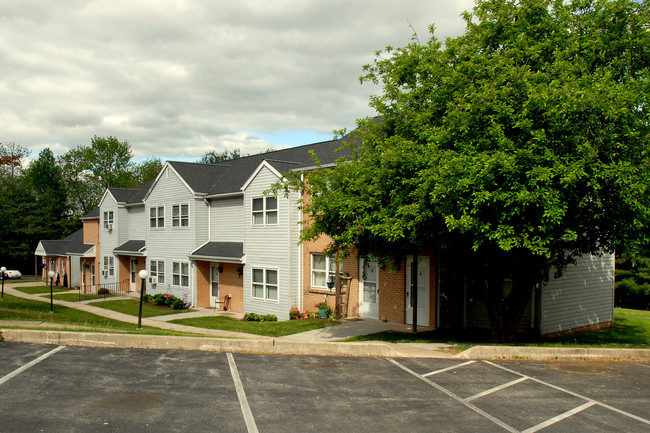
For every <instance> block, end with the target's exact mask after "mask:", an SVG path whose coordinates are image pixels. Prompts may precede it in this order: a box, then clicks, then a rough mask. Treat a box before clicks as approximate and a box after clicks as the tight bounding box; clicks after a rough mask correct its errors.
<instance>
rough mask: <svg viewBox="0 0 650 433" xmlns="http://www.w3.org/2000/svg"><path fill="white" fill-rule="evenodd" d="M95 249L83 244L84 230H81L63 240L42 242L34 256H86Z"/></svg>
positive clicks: (92, 246) (90, 245)
mask: <svg viewBox="0 0 650 433" xmlns="http://www.w3.org/2000/svg"><path fill="white" fill-rule="evenodd" d="M94 247H95V246H94V245H92V244H84V243H83V229H79V230H77V231H76V232H74V233H72V234H71V235H69V236H66V237H65V238H63V239H59V240H43V241H40V242H39V243H38V246H37V247H36V251H35V253H34V254H35V255H37V256H68V255H84V254H86V253H87V252H88V251H89V250H91V249H93V248H94Z"/></svg>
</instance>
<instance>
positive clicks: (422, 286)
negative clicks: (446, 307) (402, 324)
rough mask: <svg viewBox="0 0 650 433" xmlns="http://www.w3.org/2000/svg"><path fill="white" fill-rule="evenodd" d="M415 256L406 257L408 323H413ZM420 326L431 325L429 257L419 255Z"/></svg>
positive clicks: (418, 307)
mask: <svg viewBox="0 0 650 433" xmlns="http://www.w3.org/2000/svg"><path fill="white" fill-rule="evenodd" d="M412 276H413V256H409V257H408V258H407V259H406V323H408V324H413V307H414V305H413V297H412V296H411V294H412V292H413V287H411V286H412V280H413V278H412ZM417 298H418V300H417V302H418V305H417V309H418V310H417V313H418V314H417V316H418V326H429V257H426V256H424V257H420V256H418V297H417Z"/></svg>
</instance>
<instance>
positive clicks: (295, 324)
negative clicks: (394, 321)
mask: <svg viewBox="0 0 650 433" xmlns="http://www.w3.org/2000/svg"><path fill="white" fill-rule="evenodd" d="M171 323H178V324H179V325H188V326H196V327H199V328H208V329H220V330H222V331H234V332H246V333H249V334H257V335H266V336H268V337H281V336H283V335H291V334H296V333H298V332H304V331H311V330H312V329H318V328H324V327H326V326H332V325H338V323H337V322H334V323H331V322H328V321H320V320H287V321H282V322H244V321H241V320H235V319H231V318H230V317H223V316H216V317H196V318H194V319H176V320H172V321H171Z"/></svg>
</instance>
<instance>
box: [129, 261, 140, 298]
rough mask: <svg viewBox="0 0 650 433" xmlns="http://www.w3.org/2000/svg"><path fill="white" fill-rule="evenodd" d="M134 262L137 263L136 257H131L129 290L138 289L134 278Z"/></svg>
mask: <svg viewBox="0 0 650 433" xmlns="http://www.w3.org/2000/svg"><path fill="white" fill-rule="evenodd" d="M136 264H137V259H134V258H133V257H131V270H130V275H131V291H132V292H134V291H136V290H137V289H138V287H137V285H138V281H137V279H136V271H135V269H136Z"/></svg>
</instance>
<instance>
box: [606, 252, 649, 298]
mask: <svg viewBox="0 0 650 433" xmlns="http://www.w3.org/2000/svg"><path fill="white" fill-rule="evenodd" d="M614 287H615V292H614V293H615V294H614V302H615V305H616V306H617V307H622V308H631V309H635V310H650V258H641V259H635V260H634V261H632V260H624V259H619V260H617V261H616V284H615V286H614Z"/></svg>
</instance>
